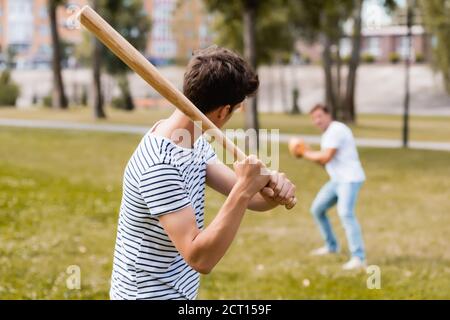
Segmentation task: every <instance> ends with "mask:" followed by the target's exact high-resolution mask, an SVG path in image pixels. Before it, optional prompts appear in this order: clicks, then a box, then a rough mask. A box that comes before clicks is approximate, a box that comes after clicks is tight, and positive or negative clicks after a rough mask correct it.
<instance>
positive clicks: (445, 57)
mask: <svg viewBox="0 0 450 320" xmlns="http://www.w3.org/2000/svg"><path fill="white" fill-rule="evenodd" d="M419 4H420V8H421V10H422V12H423V15H424V21H425V26H426V28H427V29H428V31H429V32H430V33H431V34H432V36H433V37H434V38H435V45H434V47H433V65H434V68H435V69H436V70H437V71H439V72H441V73H442V75H443V79H444V85H445V88H446V90H447V92H448V93H449V94H450V3H449V1H448V0H420V2H419Z"/></svg>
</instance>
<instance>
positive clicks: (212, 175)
mask: <svg viewBox="0 0 450 320" xmlns="http://www.w3.org/2000/svg"><path fill="white" fill-rule="evenodd" d="M236 180H237V178H236V174H235V173H234V171H233V170H231V169H230V168H229V167H228V166H226V165H225V164H223V163H222V162H220V161H217V162H213V163H209V164H208V165H207V169H206V184H207V185H208V186H209V187H211V188H212V189H214V190H216V191H217V192H219V193H221V194H223V195H226V196H227V195H228V194H230V192H231V190H232V188H233V186H234V185H235V184H236ZM294 195H295V186H294V185H293V184H292V183H291V182H290V181H289V180H288V179H287V178H286V176H285V175H284V174H282V173H281V174H279V173H277V174H274V175H272V177H271V179H270V182H269V185H268V186H267V187H265V188H264V189H263V190H262V192H258V193H256V194H255V195H254V196H253V197H252V198H251V199H250V201H249V204H248V209H250V210H253V211H268V210H271V209H273V208H275V207H277V206H279V205H284V204H286V203H288V201H289V200H290V199H291V198H292V197H293V196H294Z"/></svg>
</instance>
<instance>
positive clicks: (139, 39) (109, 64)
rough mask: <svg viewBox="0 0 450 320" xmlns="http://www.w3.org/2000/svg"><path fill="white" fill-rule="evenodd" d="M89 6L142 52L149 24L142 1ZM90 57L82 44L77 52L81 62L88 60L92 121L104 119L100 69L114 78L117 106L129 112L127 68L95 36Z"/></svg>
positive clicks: (101, 1)
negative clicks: (92, 90) (90, 71)
mask: <svg viewBox="0 0 450 320" xmlns="http://www.w3.org/2000/svg"><path fill="white" fill-rule="evenodd" d="M91 4H92V6H93V8H94V10H96V11H97V12H98V13H99V14H100V15H101V16H102V17H103V18H104V19H105V20H106V21H108V23H109V24H111V26H112V27H113V28H114V29H115V30H116V31H117V32H119V33H120V34H121V35H122V36H124V37H125V38H126V39H127V40H128V41H129V42H130V43H131V44H132V45H133V46H134V47H135V48H136V49H138V50H144V49H145V47H146V45H147V34H148V32H149V31H150V27H151V23H150V19H149V18H148V13H146V12H145V11H144V10H143V2H142V0H92V1H91ZM91 39H92V41H91V43H90V46H91V48H90V51H91V57H87V55H86V53H87V52H89V50H86V48H85V47H86V46H87V45H86V44H85V46H84V48H80V49H79V50H78V55H79V56H80V60H81V61H84V62H86V61H89V60H90V61H91V63H92V76H93V87H94V88H93V89H94V99H93V110H94V117H95V118H105V117H106V114H105V112H104V97H103V92H102V85H101V70H102V69H103V68H104V69H105V71H106V72H107V73H109V74H110V75H112V76H114V77H115V78H116V79H117V84H118V87H119V89H120V92H121V97H120V98H119V100H118V101H119V103H118V105H119V106H120V107H121V108H123V109H125V110H133V109H134V103H133V98H132V95H131V91H130V86H129V83H128V78H127V72H128V70H129V68H128V67H127V66H126V65H125V64H124V63H123V62H122V61H121V60H120V59H119V58H117V57H116V56H115V55H114V54H113V53H112V52H111V51H110V50H108V49H107V48H105V47H104V46H103V44H102V43H101V42H100V41H99V40H98V39H97V38H95V37H92V38H91Z"/></svg>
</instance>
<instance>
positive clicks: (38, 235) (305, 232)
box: [0, 128, 450, 299]
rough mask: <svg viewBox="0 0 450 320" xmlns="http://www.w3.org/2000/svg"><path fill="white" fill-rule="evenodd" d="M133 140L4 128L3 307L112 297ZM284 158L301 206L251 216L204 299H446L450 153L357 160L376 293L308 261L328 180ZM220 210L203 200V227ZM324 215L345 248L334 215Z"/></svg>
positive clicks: (326, 262) (380, 153) (211, 198)
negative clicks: (75, 276)
mask: <svg viewBox="0 0 450 320" xmlns="http://www.w3.org/2000/svg"><path fill="white" fill-rule="evenodd" d="M139 140H140V137H139V136H136V135H124V134H106V133H105V134H104V133H82V132H71V131H56V130H55V131H52V130H32V129H11V128H0V145H1V148H0V299H18V298H19V299H70V298H81V299H105V298H108V290H109V277H110V273H111V264H112V253H113V249H114V241H115V235H116V226H117V216H118V208H119V203H120V199H121V182H122V181H121V177H122V172H123V169H124V167H125V164H126V162H127V160H128V158H129V156H130V155H131V153H132V152H133V150H134V148H135V146H136V144H137V143H138V142H139ZM282 149H283V150H282V151H283V153H282V155H281V160H280V163H281V167H282V169H283V170H284V171H285V172H286V173H287V174H288V176H289V177H290V178H291V179H292V180H293V181H294V182H295V183H296V184H297V186H298V198H299V199H300V203H299V205H298V206H297V207H296V208H295V209H294V210H293V211H286V210H285V209H283V208H279V209H276V210H273V212H271V213H264V214H258V213H251V212H249V213H248V214H247V216H246V217H245V219H244V222H243V224H242V227H241V229H240V232H239V233H238V236H237V238H236V240H235V242H234V244H233V245H232V247H231V250H230V251H229V252H228V253H227V254H226V256H225V257H224V259H223V260H222V261H221V262H220V264H219V265H218V266H217V268H216V269H214V270H213V272H212V273H211V275H209V276H205V277H202V282H201V289H200V296H199V297H200V298H207V299H219V298H224V299H227V298H237V299H278V298H282V299H302V298H306V299H323V298H330V299H349V298H355V299H394V298H396V299H404V298H412V299H419V298H425V299H430V298H443V299H449V298H450V292H449V290H448V288H450V251H449V250H448V240H449V238H448V236H449V234H450V232H449V231H450V230H449V225H450V216H449V215H448V213H449V212H450V201H449V199H448V190H449V189H450V180H449V179H448V177H449V176H450V166H449V164H450V154H449V153H445V152H429V151H406V150H386V149H362V150H361V157H362V161H363V163H364V166H365V168H366V171H367V175H368V181H367V183H366V185H365V186H364V188H363V189H362V193H361V197H360V199H359V203H358V216H359V219H360V222H361V224H362V227H363V231H364V238H365V241H366V246H367V251H368V259H369V263H370V264H376V265H378V266H380V268H381V272H382V289H381V290H369V289H367V288H366V279H367V275H366V274H365V273H357V274H354V273H347V272H343V271H341V270H340V266H341V264H342V263H343V262H345V260H346V258H347V255H346V251H345V250H344V252H343V253H342V254H341V255H339V256H337V257H328V258H323V259H321V258H313V257H310V256H309V255H308V252H309V251H310V250H311V249H313V248H315V247H318V246H320V245H321V244H322V242H321V240H320V237H319V234H318V231H317V229H316V227H315V225H314V223H313V221H312V218H311V217H310V214H309V213H308V207H309V205H310V203H311V201H312V199H313V197H314V195H315V193H316V192H317V190H318V189H319V188H320V186H321V185H322V184H323V183H324V182H325V181H326V179H327V177H326V174H325V172H324V171H323V170H322V169H321V168H320V167H318V166H315V165H313V164H310V163H307V162H305V161H302V160H295V159H292V158H291V157H289V156H288V155H287V154H286V152H285V148H282ZM222 201H223V197H222V196H220V195H217V194H215V193H213V192H211V191H208V194H207V208H206V212H207V221H211V219H212V218H213V217H214V214H215V213H216V212H217V210H218V209H219V207H220V206H221V203H222ZM331 216H332V221H333V225H334V226H335V228H336V231H337V234H338V237H339V239H340V240H341V243H342V244H343V247H344V249H345V248H346V243H345V240H344V234H343V230H342V227H341V226H340V223H339V222H338V218H337V217H336V212H335V211H334V210H333V211H332V212H331ZM70 265H78V266H79V267H80V268H81V281H82V288H81V290H68V289H67V287H66V280H67V278H68V276H69V275H68V274H67V273H66V269H67V267H68V266H70ZM305 279H307V280H309V282H310V285H309V286H305V285H304V284H303V283H304V280H305Z"/></svg>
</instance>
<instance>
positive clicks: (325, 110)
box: [309, 103, 330, 114]
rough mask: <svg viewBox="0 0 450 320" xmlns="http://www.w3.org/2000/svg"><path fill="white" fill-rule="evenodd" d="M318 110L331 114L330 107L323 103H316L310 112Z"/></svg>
mask: <svg viewBox="0 0 450 320" xmlns="http://www.w3.org/2000/svg"><path fill="white" fill-rule="evenodd" d="M317 110H322V111H323V112H324V113H327V114H330V109H329V108H328V107H327V106H325V105H323V104H320V103H319V104H316V105H315V106H314V107H313V108H312V109H311V111H309V114H313V113H314V112H316V111H317Z"/></svg>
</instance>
